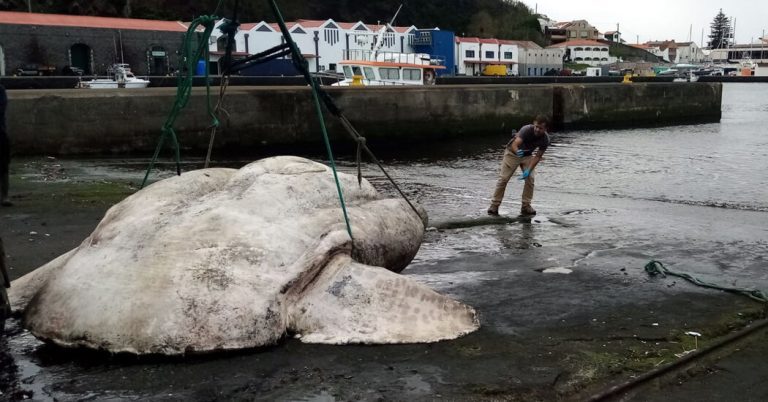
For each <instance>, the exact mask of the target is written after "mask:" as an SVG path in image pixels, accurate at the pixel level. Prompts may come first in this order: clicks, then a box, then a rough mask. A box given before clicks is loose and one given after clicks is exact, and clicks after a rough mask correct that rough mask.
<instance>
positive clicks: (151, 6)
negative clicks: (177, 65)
mask: <svg viewBox="0 0 768 402" xmlns="http://www.w3.org/2000/svg"><path fill="white" fill-rule="evenodd" d="M29 1H30V2H31V8H32V11H33V12H41V13H58V14H77V15H94V16H105V17H129V18H147V19H165V20H183V21H190V20H192V19H193V18H194V17H196V16H199V15H207V14H212V13H213V12H214V10H215V9H216V6H217V4H219V1H218V0H198V1H194V2H190V1H189V0H164V1H163V0H92V1H72V0H69V1H53V0H29ZM221 4H222V7H221V10H219V13H218V15H220V16H225V17H230V18H231V17H232V15H233V10H232V8H233V6H234V4H235V1H234V0H229V1H221ZM239 4H240V7H239V10H238V14H237V17H238V20H240V21H241V22H256V21H261V20H267V21H274V17H273V16H272V13H271V11H270V9H269V6H268V3H267V1H266V0H250V1H245V0H240V1H239ZM277 4H278V6H279V7H280V10H281V12H282V14H283V16H284V17H285V18H286V19H287V20H294V19H326V18H332V19H334V20H336V21H364V22H367V23H376V22H378V21H382V22H383V21H389V20H390V19H391V18H392V16H393V15H394V13H395V11H396V10H397V8H398V7H399V6H400V4H402V5H403V8H402V10H401V11H400V14H399V15H398V16H397V19H396V20H395V25H401V26H409V25H416V26H417V27H420V28H431V27H439V28H440V29H444V30H450V31H454V32H455V33H456V35H460V36H479V37H485V38H490V37H494V38H499V39H521V40H532V41H535V42H537V43H539V44H544V36H543V35H542V33H541V30H540V27H539V23H538V20H537V18H536V15H534V14H533V11H532V10H531V9H530V8H529V7H528V6H526V5H525V4H523V3H521V2H518V1H511V0H443V1H432V0H410V1H407V0H402V1H396V0H368V1H365V2H359V1H355V2H352V1H348V0H337V1H319V0H309V1H307V0H282V1H281V0H278V2H277ZM0 10H4V11H27V0H0Z"/></svg>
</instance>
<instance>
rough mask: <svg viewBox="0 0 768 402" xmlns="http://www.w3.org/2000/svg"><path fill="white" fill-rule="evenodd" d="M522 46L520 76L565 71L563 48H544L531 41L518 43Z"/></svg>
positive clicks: (519, 66)
mask: <svg viewBox="0 0 768 402" xmlns="http://www.w3.org/2000/svg"><path fill="white" fill-rule="evenodd" d="M517 42H518V46H520V49H521V51H520V61H519V64H518V71H519V75H526V76H540V75H550V74H553V73H559V72H560V70H562V69H563V56H564V54H565V50H564V49H562V48H557V47H556V48H546V49H545V48H542V47H541V46H539V45H537V44H536V43H534V42H531V41H517Z"/></svg>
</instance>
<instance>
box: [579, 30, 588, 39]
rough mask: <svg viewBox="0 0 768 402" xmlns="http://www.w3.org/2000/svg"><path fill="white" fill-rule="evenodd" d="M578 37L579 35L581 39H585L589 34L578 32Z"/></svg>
mask: <svg viewBox="0 0 768 402" xmlns="http://www.w3.org/2000/svg"><path fill="white" fill-rule="evenodd" d="M579 35H580V36H581V37H582V38H586V37H587V36H588V35H589V33H588V32H587V31H579Z"/></svg>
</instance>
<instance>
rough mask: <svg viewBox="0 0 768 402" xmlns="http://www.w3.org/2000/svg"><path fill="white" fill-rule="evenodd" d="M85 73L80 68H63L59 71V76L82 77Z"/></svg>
mask: <svg viewBox="0 0 768 402" xmlns="http://www.w3.org/2000/svg"><path fill="white" fill-rule="evenodd" d="M83 74H85V71H84V70H83V69H82V68H80V67H75V66H65V67H64V68H62V69H61V75H83Z"/></svg>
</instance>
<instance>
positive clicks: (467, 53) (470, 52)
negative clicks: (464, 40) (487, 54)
mask: <svg viewBox="0 0 768 402" xmlns="http://www.w3.org/2000/svg"><path fill="white" fill-rule="evenodd" d="M464 57H470V58H473V57H475V51H474V50H466V51H464Z"/></svg>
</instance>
